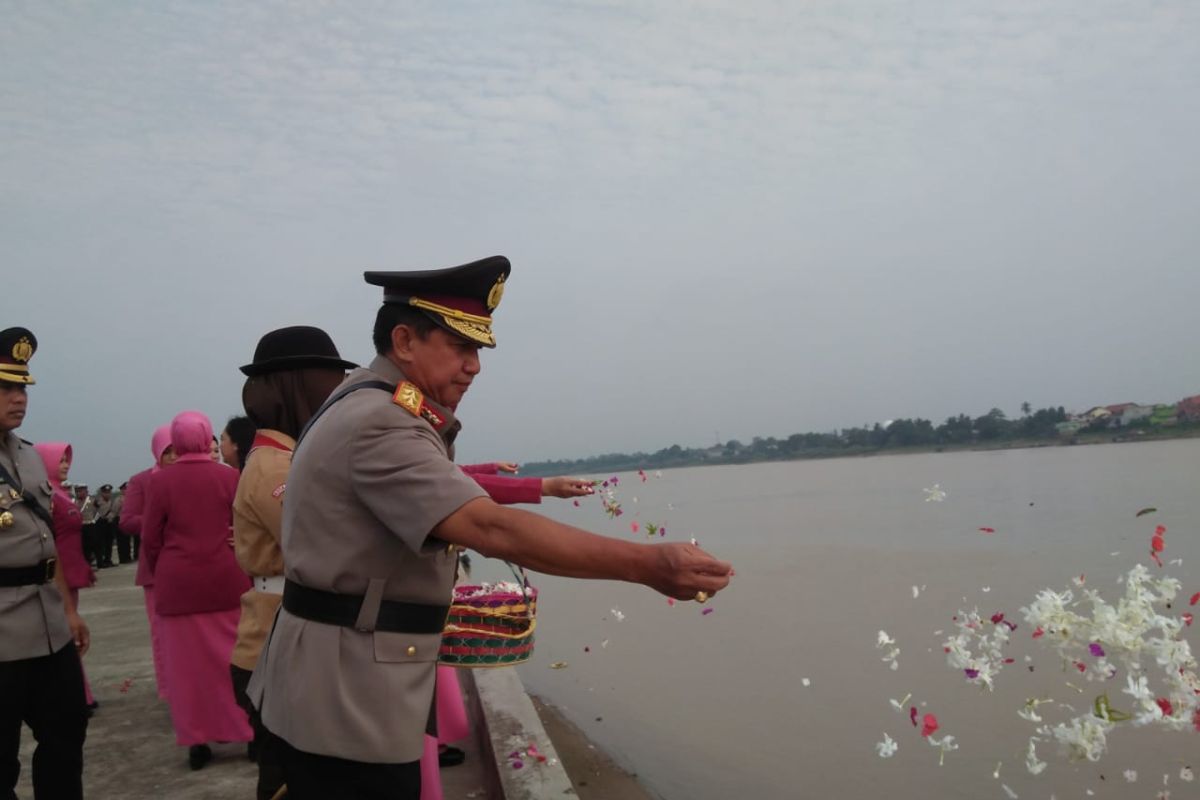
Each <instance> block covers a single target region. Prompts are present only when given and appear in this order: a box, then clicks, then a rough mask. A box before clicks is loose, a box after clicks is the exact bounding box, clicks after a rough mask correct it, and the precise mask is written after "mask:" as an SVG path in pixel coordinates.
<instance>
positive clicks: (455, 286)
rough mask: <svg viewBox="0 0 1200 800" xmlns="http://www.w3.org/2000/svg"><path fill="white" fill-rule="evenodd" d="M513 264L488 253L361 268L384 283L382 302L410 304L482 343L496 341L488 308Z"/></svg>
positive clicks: (500, 293) (500, 294) (372, 280)
mask: <svg viewBox="0 0 1200 800" xmlns="http://www.w3.org/2000/svg"><path fill="white" fill-rule="evenodd" d="M511 271H512V265H511V264H509V263H508V259H507V258H505V257H504V256H491V257H489V258H484V259H481V260H479V261H472V262H471V263H470V264H463V265H461V266H458V267H447V268H446V269H427V270H419V271H414V272H365V273H363V277H364V278H365V279H366V281H367V283H369V284H372V285H374V286H382V287H383V302H384V303H395V304H398V305H409V306H412V307H413V308H418V309H420V310H421V311H423V312H425V314H426V315H428V316H429V317H430V318H431V319H432V320H433V321H434V322H436V323H437V324H438V325H440V326H441V327H443V328H445V329H446V330H448V331H450V332H451V333H453V334H457V335H458V336H461V337H462V338H464V339H466V340H467V341H470V342H475V343H476V344H481V345H483V346H484V347H495V346H496V337H495V336H494V335H492V312H493V311H495V310H496V307H497V306H499V305H500V298H501V297H503V296H504V283H505V281H507V280H508V275H509V273H510V272H511Z"/></svg>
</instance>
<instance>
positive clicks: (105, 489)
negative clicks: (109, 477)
mask: <svg viewBox="0 0 1200 800" xmlns="http://www.w3.org/2000/svg"><path fill="white" fill-rule="evenodd" d="M100 491H102V492H111V491H112V484H111V483H106V484H104V485H103V486H101V487H100Z"/></svg>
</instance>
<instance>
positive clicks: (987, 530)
mask: <svg viewBox="0 0 1200 800" xmlns="http://www.w3.org/2000/svg"><path fill="white" fill-rule="evenodd" d="M979 530H981V531H983V532H984V533H995V532H996V529H995V528H980V529H979Z"/></svg>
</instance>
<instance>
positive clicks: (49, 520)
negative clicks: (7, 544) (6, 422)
mask: <svg viewBox="0 0 1200 800" xmlns="http://www.w3.org/2000/svg"><path fill="white" fill-rule="evenodd" d="M22 441H24V440H22ZM0 479H2V480H3V481H4V482H5V483H9V484H12V485H13V486H15V487H17V491H19V492H20V493H21V499H22V500H24V501H25V505H27V506H29V510H30V511H32V512H33V513H34V514H37V516H38V519H40V520H41V521H42V522H44V523H46V524H47V525H48V526H50V531H51V532H53V531H54V517H52V516H50V512H49V511H47V510H46V509H45V508H43V507H42V505H41V503H39V502H38V501H37V498H36V497H34V496H33V493H32V492H30V491H29V490H28V489H25V488H24V487H22V486H21V484H19V483H17V482H16V481H15V480H14V479H13V476H12V475H9V474H8V470H6V469H5V468H4V465H3V464H0Z"/></svg>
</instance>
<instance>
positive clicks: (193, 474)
mask: <svg viewBox="0 0 1200 800" xmlns="http://www.w3.org/2000/svg"><path fill="white" fill-rule="evenodd" d="M237 482H238V473H237V470H235V469H233V468H232V467H227V466H225V465H224V464H217V463H216V462H214V461H213V460H212V459H210V458H209V456H208V453H207V452H205V453H191V454H188V455H184V456H180V457H179V460H178V461H176V462H175V463H174V464H172V465H171V467H170V468H169V469H163V470H159V471H158V472H156V473H154V474H153V475H151V477H150V485H149V487H148V490H147V492H146V514H145V518H144V520H143V523H142V554H141V558H142V560H144V561H145V562H146V563H147V564H148V566H147V569H148V570H149V572H150V577H151V579H152V580H153V581H154V607H155V611H156V612H157V613H158V614H160V615H161V616H164V617H170V616H180V615H184V614H203V613H208V612H210V611H228V610H232V609H236V608H239V607H240V605H241V603H240V598H241V596H242V594H243V593H244V592H245V591H246V590H247V589H249V588H250V578H248V577H247V576H246V574H245V573H244V572H242V570H241V568H240V567H238V563H237V559H236V558H235V557H234V555H233V548H232V547H230V546H229V538H230V537H231V536H232V535H233V532H232V528H231V526H232V525H233V496H234V494H235V493H236V491H237ZM126 502H128V501H126Z"/></svg>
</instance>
